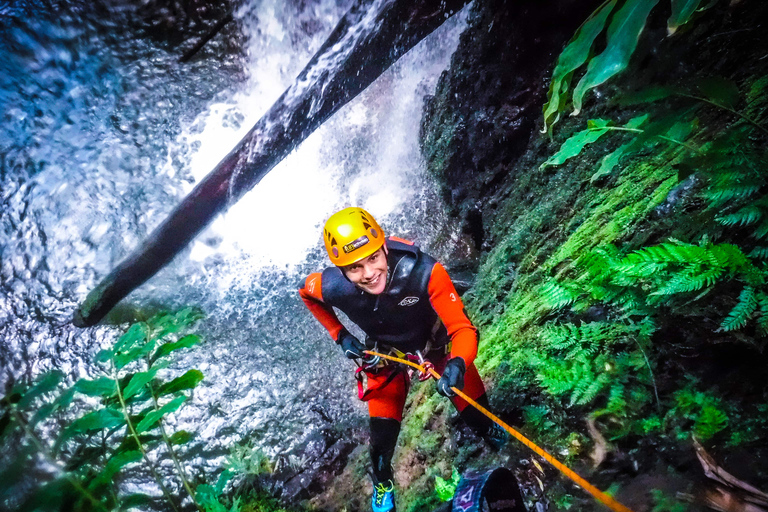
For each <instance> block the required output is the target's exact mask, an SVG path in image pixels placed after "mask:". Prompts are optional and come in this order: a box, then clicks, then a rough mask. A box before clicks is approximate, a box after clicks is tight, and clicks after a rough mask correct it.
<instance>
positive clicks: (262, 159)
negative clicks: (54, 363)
mask: <svg viewBox="0 0 768 512" xmlns="http://www.w3.org/2000/svg"><path fill="white" fill-rule="evenodd" d="M466 3H468V0H419V1H414V0H358V1H357V2H356V3H355V4H354V5H353V6H352V8H351V9H350V10H349V11H348V12H347V13H346V14H345V15H344V17H342V19H341V21H340V22H339V24H338V25H337V26H336V28H335V29H334V30H333V32H332V33H331V35H330V36H329V37H328V40H327V41H326V42H325V43H324V44H323V46H322V47H321V48H320V49H319V50H318V51H317V53H316V54H315V55H314V57H312V59H311V60H310V61H309V63H308V64H307V66H306V67H305V68H304V70H303V71H302V72H301V73H300V74H299V76H298V78H296V81H295V82H294V84H293V85H292V86H291V87H289V88H288V89H287V90H286V91H285V92H284V93H283V95H282V96H281V97H280V98H279V99H278V100H277V101H276V102H275V104H274V105H273V106H272V108H270V110H269V111H268V112H267V113H266V114H265V115H264V117H262V118H261V119H260V120H259V121H258V122H257V123H256V124H255V125H254V126H253V128H252V129H251V130H250V131H249V132H248V134H247V135H246V136H245V137H244V138H243V139H242V140H241V141H240V142H239V143H238V145H237V146H236V147H235V148H234V149H233V150H232V151H231V152H230V153H229V155H227V156H226V157H225V158H224V159H223V160H222V161H221V162H219V164H218V165H217V166H216V168H215V169H214V170H213V171H211V172H210V173H209V174H208V175H207V176H206V177H205V179H203V181H201V182H200V183H199V184H198V185H197V186H196V187H195V188H194V190H192V192H190V194H189V195H188V196H187V197H186V198H184V199H183V200H182V202H181V203H180V204H179V205H178V206H177V207H176V209H175V210H174V211H173V212H171V214H170V215H169V216H168V218H167V219H166V220H165V221H164V222H163V223H162V224H161V225H160V226H159V227H158V228H156V229H155V230H154V231H153V232H152V233H151V234H150V235H149V237H148V238H147V240H146V241H145V242H144V244H143V245H142V246H141V247H139V248H137V249H136V250H135V251H134V252H133V253H132V254H131V255H129V256H128V257H127V258H126V259H125V260H124V261H122V262H121V263H120V264H119V265H118V266H117V267H116V268H115V269H114V270H112V272H110V273H109V275H107V276H106V277H105V278H104V279H103V280H102V281H101V282H100V283H99V284H98V285H97V286H96V288H94V289H93V290H92V291H91V292H90V293H89V294H88V296H87V297H86V299H85V301H83V303H82V304H81V305H80V307H79V308H78V309H77V311H76V312H75V314H74V317H73V323H74V325H76V326H78V327H87V326H91V325H94V324H96V323H97V322H98V321H99V320H101V319H102V318H103V317H104V315H106V314H107V313H108V312H109V310H110V309H112V308H113V307H114V306H115V304H117V303H118V302H119V301H120V300H121V299H123V298H124V297H125V296H126V295H128V294H129V293H130V292H131V291H133V290H134V289H136V288H137V287H139V286H141V285H142V284H143V283H144V282H145V281H146V280H147V279H149V278H150V277H152V276H153V275H154V274H155V273H156V272H157V271H158V270H160V269H161V268H162V267H163V266H164V265H166V264H167V263H168V262H170V261H171V260H172V259H173V257H174V256H175V255H176V254H177V253H178V252H179V251H181V250H182V249H183V248H184V247H185V246H186V245H187V244H188V243H189V242H190V241H191V240H192V239H193V238H194V237H195V236H196V235H197V234H198V233H199V232H200V231H202V230H203V229H204V228H205V227H206V226H207V225H208V224H209V223H210V222H211V221H212V220H213V218H214V217H215V216H216V215H217V214H218V213H220V212H222V211H224V210H225V209H226V208H227V207H228V206H229V205H230V204H232V203H234V202H235V201H237V200H238V199H240V198H241V197H242V196H243V194H245V193H246V192H247V191H248V190H250V189H251V188H253V186H254V185H256V184H257V183H258V182H259V181H260V180H261V179H262V178H263V177H264V176H265V175H266V174H267V173H268V172H269V171H270V170H271V169H272V168H273V167H274V166H275V165H277V164H278V163H279V162H280V161H281V160H282V159H283V158H285V157H286V156H287V155H288V154H289V153H290V152H291V151H292V150H293V149H294V148H295V147H296V146H298V145H299V144H300V143H301V142H302V141H303V140H304V139H305V138H307V137H308V136H309V134H311V133H312V132H313V131H314V130H315V129H317V128H318V127H319V126H320V125H321V124H322V123H323V122H324V121H325V120H326V119H328V118H329V117H330V116H331V115H332V114H333V113H335V112H336V111H337V110H338V109H339V108H341V107H342V106H343V105H345V104H346V103H347V102H349V101H350V100H351V99H353V98H354V97H355V96H357V95H358V94H359V93H360V92H361V91H363V90H364V89H365V88H366V87H367V86H368V85H370V84H371V82H373V81H374V80H375V79H376V78H377V77H378V76H379V75H381V74H382V73H383V72H384V71H385V70H386V69H387V68H389V67H390V66H391V65H392V64H393V63H394V62H395V61H397V59H399V58H400V57H402V56H403V55H404V54H405V53H406V52H408V50H410V49H411V48H413V46H415V45H416V44H417V43H418V42H419V41H421V40H422V39H423V38H424V37H426V36H427V35H429V34H430V33H431V32H432V31H434V30H435V29H436V28H438V27H439V26H440V25H441V24H442V23H443V22H444V21H445V20H446V19H447V18H448V17H449V16H450V15H452V14H453V13H455V12H457V11H458V10H459V9H461V8H462V7H463V6H464V5H465V4H466Z"/></svg>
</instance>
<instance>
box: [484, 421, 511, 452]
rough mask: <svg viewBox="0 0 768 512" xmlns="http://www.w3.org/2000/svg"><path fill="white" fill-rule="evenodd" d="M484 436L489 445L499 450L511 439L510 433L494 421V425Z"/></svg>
mask: <svg viewBox="0 0 768 512" xmlns="http://www.w3.org/2000/svg"><path fill="white" fill-rule="evenodd" d="M482 437H483V440H485V442H486V443H487V444H488V446H490V447H491V448H492V449H493V450H494V451H497V452H498V451H499V450H501V449H502V448H504V446H506V444H507V441H509V434H508V433H507V431H506V430H504V429H503V428H501V426H500V425H497V424H496V423H494V424H493V426H491V427H490V428H489V429H488V430H487V431H486V433H485V434H484V435H483V436H482Z"/></svg>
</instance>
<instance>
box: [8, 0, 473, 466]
mask: <svg viewBox="0 0 768 512" xmlns="http://www.w3.org/2000/svg"><path fill="white" fill-rule="evenodd" d="M296 4H302V5H294V3H293V2H280V1H278V0H271V1H263V2H258V3H254V4H246V5H243V6H242V7H241V8H240V9H239V10H238V11H237V12H236V13H235V19H236V23H235V24H230V26H229V27H228V28H227V30H225V31H224V33H222V34H220V35H219V36H217V38H215V39H213V40H212V41H211V42H210V43H208V45H206V47H205V48H204V50H203V51H202V52H201V54H199V55H198V57H196V58H195V59H194V60H193V61H192V62H189V63H187V64H179V63H178V57H179V52H178V50H176V49H174V48H172V47H170V46H172V45H170V44H169V43H168V41H162V40H157V39H155V38H153V37H150V36H149V35H148V34H147V33H146V32H145V31H144V30H143V28H142V24H141V12H140V10H139V9H138V8H128V7H124V8H122V9H121V10H114V11H112V12H110V13H109V16H105V15H104V14H105V13H104V12H103V9H104V6H103V5H101V4H94V5H90V4H83V5H81V4H80V3H77V2H72V4H71V5H68V4H59V5H58V6H57V7H56V9H57V10H53V8H52V7H51V6H50V5H49V4H47V3H46V4H43V3H41V4H37V3H35V2H26V3H15V4H14V5H13V6H12V7H11V6H5V7H3V6H0V51H2V53H3V55H5V56H7V57H6V58H4V59H3V60H2V62H0V114H1V115H2V119H3V121H2V122H3V126H4V127H5V130H4V131H3V133H0V159H1V160H0V165H1V166H2V167H1V168H0V183H2V189H1V190H0V197H2V201H3V210H2V217H0V225H2V231H0V258H1V260H2V261H1V262H0V264H1V268H0V285H2V288H3V293H2V296H0V366H1V367H2V373H0V384H3V385H5V384H7V383H8V382H10V381H12V380H14V379H18V378H23V377H24V376H32V375H36V374H38V373H40V372H42V371H44V370H45V369H48V368H52V367H57V368H60V369H62V370H64V371H65V372H67V373H69V374H70V376H71V378H72V379H75V378H78V377H81V376H86V375H88V374H89V373H90V371H91V370H90V366H89V365H90V359H91V356H92V354H93V353H94V352H95V351H96V350H97V349H98V348H99V347H100V346H102V345H106V344H108V343H109V342H110V341H111V340H112V339H114V337H115V336H116V333H117V332H118V331H119V329H118V328H117V327H115V326H114V325H103V326H99V327H95V328H91V329H87V330H78V329H75V328H74V327H72V326H71V325H69V323H68V322H69V319H70V318H71V315H72V311H73V310H74V308H75V307H76V305H77V304H78V302H79V301H80V300H82V298H83V297H84V296H85V294H86V293H87V292H88V291H89V290H90V289H91V288H92V287H93V286H94V285H95V284H96V283H97V282H98V280H99V279H100V278H101V277H102V276H103V275H105V274H106V273H108V272H109V270H110V269H111V268H112V267H113V266H114V265H115V264H116V263H117V262H118V261H120V259H121V258H123V257H124V256H125V255H126V254H127V253H128V252H129V251H131V250H132V249H133V248H135V247H136V246H137V245H138V244H140V243H141V241H142V239H143V238H144V237H145V236H146V235H147V233H148V232H149V231H151V229H153V228H154V227H155V226H156V225H158V224H159V223H160V222H161V221H162V220H163V219H164V218H165V216H166V215H167V214H168V212H169V211H170V210H172V209H173V207H174V206H175V205H176V204H177V202H178V201H179V200H180V198H181V197H183V196H184V195H185V194H186V193H187V192H188V191H189V190H191V188H192V187H193V186H194V184H195V183H197V182H199V181H200V180H201V179H202V178H203V177H204V176H205V174H206V173H207V172H208V171H210V170H211V169H212V168H213V167H214V166H215V165H216V164H217V163H218V162H219V161H220V160H221V158H222V157H223V156H225V155H226V154H227V153H228V152H229V151H230V150H231V149H232V147H233V146H234V145H235V143H236V142H237V141H238V140H240V138H241V137H242V136H243V135H244V134H245V133H246V132H247V131H248V130H249V128H250V127H251V126H252V125H253V123H254V122H255V121H256V120H258V119H259V118H260V117H261V115H262V114H263V113H264V112H265V111H266V110H267V109H268V108H269V107H270V106H271V105H272V103H273V102H274V101H275V99H277V97H278V96H280V94H282V92H283V91H284V90H285V89H286V88H287V87H288V86H289V85H290V84H291V83H292V81H293V80H294V78H295V77H296V75H297V74H298V73H299V71H300V70H301V69H302V68H303V67H304V65H305V63H306V62H307V61H308V60H309V58H310V57H311V56H312V55H313V53H314V52H315V51H316V50H317V48H319V46H320V45H321V44H322V43H323V41H324V40H325V38H326V37H327V36H328V34H329V33H330V31H331V30H332V29H333V27H334V25H335V23H336V22H337V21H338V19H339V18H340V17H341V16H342V15H343V13H344V12H345V11H346V9H347V8H348V7H349V2H345V1H338V2H333V1H324V2H318V3H314V4H305V3H302V2H300V3H296ZM113 9H114V8H113ZM106 20H111V21H106ZM463 26H464V17H463V15H462V14H460V15H458V16H454V17H453V18H452V19H451V20H449V21H448V22H447V23H446V24H445V25H443V26H442V27H441V28H440V29H439V30H437V31H436V32H435V33H433V34H432V35H431V36H429V37H428V38H427V39H425V40H424V41H422V42H421V43H420V44H419V45H418V46H417V47H416V48H414V49H413V50H412V51H411V52H409V53H408V54H407V55H406V56H405V57H403V58H402V59H401V60H400V61H399V62H397V63H396V64H395V65H394V66H393V67H392V68H390V69H389V70H388V71H387V72H385V73H384V75H382V76H381V77H380V78H379V79H378V80H377V81H376V82H374V83H373V85H371V86H370V87H369V88H368V89H367V90H366V91H364V92H363V93H362V94H361V95H360V96H358V97H357V98H356V99H355V100H353V101H352V102H350V103H349V104H348V105H346V106H345V107H343V108H342V109H341V110H340V111H339V112H338V113H337V114H335V115H334V116H333V117H332V118H331V119H330V120H329V121H327V122H326V123H325V124H324V125H323V126H322V127H321V128H319V129H318V130H317V131H316V132H315V133H313V134H312V135H311V136H309V137H308V139H307V140H306V141H305V142H304V143H303V144H302V145H301V146H299V148H298V149H296V150H295V151H294V152H293V153H292V154H290V155H289V157H288V158H286V159H285V160H284V161H283V162H281V163H280V164H279V165H278V166H277V167H275V169H273V170H272V171H271V172H270V174H268V175H267V176H266V177H265V178H264V179H263V180H262V181H261V182H260V183H259V184H258V185H257V186H256V187H255V188H254V189H253V190H252V191H250V192H249V193H247V194H246V195H245V196H244V197H243V198H242V199H241V200H240V201H239V202H238V203H236V204H235V205H233V206H232V207H231V208H230V209H229V211H228V212H227V213H226V214H224V215H221V216H219V218H217V219H216V220H215V221H214V222H213V223H212V224H211V225H210V226H209V227H208V228H207V229H206V230H205V232H203V233H202V234H201V235H200V236H198V237H197V239H196V240H195V241H194V242H193V244H192V245H191V247H190V248H189V249H188V250H187V251H185V252H183V253H182V254H180V255H179V256H178V257H177V258H176V259H175V260H174V261H173V263H172V264H170V265H169V266H168V267H166V268H165V269H163V270H162V271H161V272H160V273H158V274H157V275H156V276H155V277H153V278H152V279H151V280H150V281H149V282H148V283H147V284H145V285H144V286H143V287H141V288H140V289H138V290H137V291H136V292H134V293H133V294H131V295H130V296H129V297H128V298H127V299H126V300H125V301H124V302H125V304H123V305H122V306H121V307H122V308H123V309H124V310H126V309H129V310H130V309H131V308H133V309H135V310H138V311H139V312H141V311H142V310H146V309H147V308H148V307H150V306H151V307H160V308H175V307H180V306H183V305H199V306H200V307H201V308H202V309H203V310H204V311H205V312H206V314H207V315H208V319H207V320H206V321H205V322H204V324H203V325H202V329H203V334H204V336H205V339H206V343H205V344H204V345H203V346H202V347H200V348H198V349H196V350H195V351H193V352H190V353H188V354H186V355H185V356H183V357H182V359H181V360H180V361H179V365H181V366H185V367H197V368H199V369H201V370H202V371H203V372H204V374H205V376H206V378H205V381H204V384H203V385H202V386H201V387H200V388H198V390H197V391H196V394H195V397H194V400H192V402H191V403H192V405H191V406H188V407H186V408H185V409H183V410H182V412H181V414H180V415H179V416H178V417H177V420H176V421H177V422H178V425H176V428H185V429H188V430H195V429H197V430H199V431H200V436H199V440H200V441H201V442H200V443H198V444H197V445H195V446H193V447H192V448H191V453H190V454H189V455H190V456H198V457H200V460H199V461H198V462H196V463H201V464H202V463H203V461H204V460H205V461H207V462H208V463H211V464H215V463H216V456H220V455H222V454H225V453H226V452H227V451H228V446H230V445H231V444H232V443H233V442H237V441H239V440H242V439H245V438H252V439H255V440H256V441H257V443H258V444H259V446H261V447H262V448H263V449H264V450H265V451H266V452H267V453H269V454H271V455H276V454H278V453H290V452H291V451H293V450H295V449H296V448H297V446H299V445H300V444H301V443H302V440H303V439H306V438H307V437H308V436H309V435H311V433H312V432H313V431H314V430H315V429H318V428H322V427H324V426H326V427H327V423H328V418H330V419H331V420H332V421H342V422H348V421H353V420H354V418H361V417H363V415H364V409H363V406H362V404H360V403H358V402H357V400H356V397H355V394H354V390H353V385H354V384H353V378H352V368H351V367H350V363H349V362H347V361H346V360H344V359H343V358H342V357H341V355H340V353H339V351H338V348H337V347H336V346H335V345H334V344H333V343H332V342H331V341H330V339H329V337H328V335H327V334H326V333H325V332H324V331H323V330H322V328H321V327H320V326H319V324H318V323H317V322H316V321H315V320H314V319H313V318H312V317H311V315H310V314H309V313H308V312H307V311H305V308H304V306H303V304H302V303H301V301H300V300H299V299H298V295H297V293H296V288H297V287H298V284H299V282H300V280H301V279H302V278H303V276H304V275H306V274H307V273H308V272H311V271H318V270H320V269H322V268H323V267H324V266H325V265H327V262H326V260H325V256H324V254H323V250H322V247H321V239H320V226H321V225H322V223H323V221H324V220H325V218H327V217H328V216H329V215H330V214H331V213H333V212H334V211H336V210H338V209H340V208H342V207H344V206H348V205H353V204H354V205H359V206H363V207H365V208H366V209H368V210H369V211H371V213H373V214H374V215H376V216H377V218H378V219H379V221H380V223H381V224H382V225H383V226H384V228H385V229H387V230H388V231H389V232H390V233H392V234H397V235H401V236H408V237H411V238H412V239H415V240H417V241H418V242H419V243H420V244H421V245H423V246H429V245H430V243H431V241H432V237H433V235H434V229H435V226H439V225H441V224H443V223H446V222H447V220H446V218H445V216H444V215H443V213H442V210H441V208H440V206H439V204H438V201H437V199H436V197H437V195H436V192H435V187H434V186H433V185H432V183H431V182H430V180H429V178H428V177H427V176H426V175H425V172H424V165H423V162H422V161H421V157H420V154H419V149H418V131H419V122H420V117H421V106H422V101H423V97H424V95H426V94H429V93H430V92H432V91H433V90H434V87H435V84H436V82H437V78H438V76H439V74H440V72H441V71H442V70H443V69H445V68H446V67H447V64H448V59H449V58H450V55H451V53H452V52H453V50H454V48H455V47H456V44H457V43H458V36H459V34H460V32H461V30H462V29H463ZM395 223H397V224H395ZM437 256H438V257H440V256H442V255H440V254H437ZM150 309H151V308H150ZM133 314H135V312H134V313H133ZM119 319H120V312H119V311H118V312H117V313H115V315H113V316H112V323H113V324H114V323H118V324H119V323H120V320H119ZM118 327H119V326H118ZM318 411H320V412H318ZM201 420H204V421H201Z"/></svg>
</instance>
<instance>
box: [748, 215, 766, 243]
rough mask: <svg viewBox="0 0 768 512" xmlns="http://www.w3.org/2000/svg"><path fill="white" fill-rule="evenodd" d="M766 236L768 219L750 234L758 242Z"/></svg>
mask: <svg viewBox="0 0 768 512" xmlns="http://www.w3.org/2000/svg"><path fill="white" fill-rule="evenodd" d="M766 235H768V219H767V220H765V221H763V222H761V223H760V225H759V226H757V227H756V228H755V231H754V232H753V233H752V237H753V238H757V239H758V240H762V239H763V238H765V237H766Z"/></svg>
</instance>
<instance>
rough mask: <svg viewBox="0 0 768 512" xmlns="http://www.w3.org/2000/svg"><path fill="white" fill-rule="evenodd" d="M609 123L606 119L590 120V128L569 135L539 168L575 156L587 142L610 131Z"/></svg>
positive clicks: (561, 162)
mask: <svg viewBox="0 0 768 512" xmlns="http://www.w3.org/2000/svg"><path fill="white" fill-rule="evenodd" d="M608 123H609V121H606V120H604V119H594V120H590V121H589V123H588V126H590V128H587V129H586V130H582V131H580V132H576V133H575V134H573V135H572V136H571V137H569V138H568V140H566V141H565V142H564V143H563V145H562V146H560V150H559V151H558V152H557V153H555V154H554V155H552V156H551V157H549V158H548V159H547V161H546V162H544V163H543V164H541V166H540V167H539V169H544V168H545V167H547V166H556V165H561V164H563V163H564V162H565V161H566V160H568V159H569V158H573V157H574V156H576V155H578V154H579V153H581V150H582V149H584V147H585V146H586V145H587V144H591V143H593V142H595V141H596V140H597V139H599V138H600V137H602V136H603V134H605V133H606V132H607V131H608V129H607V128H606V127H607V126H608Z"/></svg>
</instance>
